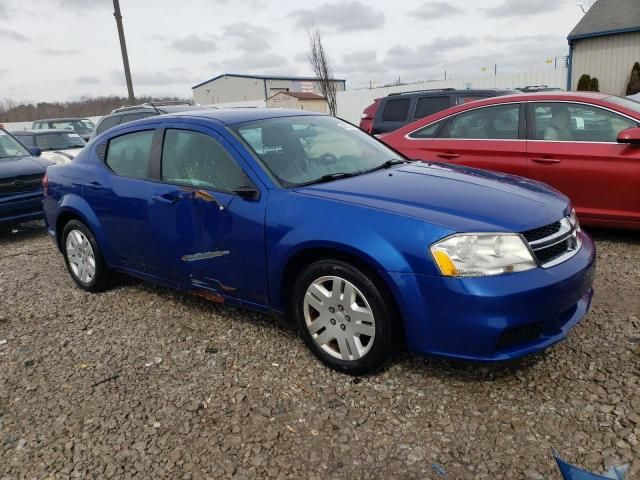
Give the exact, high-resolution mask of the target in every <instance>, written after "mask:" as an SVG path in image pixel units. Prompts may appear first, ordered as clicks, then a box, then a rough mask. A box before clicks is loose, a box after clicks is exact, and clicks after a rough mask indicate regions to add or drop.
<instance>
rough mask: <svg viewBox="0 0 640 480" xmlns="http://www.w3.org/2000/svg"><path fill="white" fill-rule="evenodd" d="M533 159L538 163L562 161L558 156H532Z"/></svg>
mask: <svg viewBox="0 0 640 480" xmlns="http://www.w3.org/2000/svg"><path fill="white" fill-rule="evenodd" d="M531 161H532V162H536V163H546V164H551V163H560V160H558V159H557V158H532V159H531Z"/></svg>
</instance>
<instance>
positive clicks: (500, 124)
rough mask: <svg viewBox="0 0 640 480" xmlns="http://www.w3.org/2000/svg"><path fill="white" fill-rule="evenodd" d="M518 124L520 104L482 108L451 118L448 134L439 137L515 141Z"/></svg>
mask: <svg viewBox="0 0 640 480" xmlns="http://www.w3.org/2000/svg"><path fill="white" fill-rule="evenodd" d="M519 123H520V104H509V105H494V106H490V107H482V108H478V109H475V110H471V111H468V112H463V113H460V114H459V115H456V116H455V117H453V118H452V119H451V121H450V122H449V127H448V132H445V135H441V136H445V137H447V136H448V138H468V139H484V138H488V139H496V140H517V139H518V125H519ZM446 133H448V135H446Z"/></svg>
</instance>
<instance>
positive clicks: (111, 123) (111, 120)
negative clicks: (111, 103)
mask: <svg viewBox="0 0 640 480" xmlns="http://www.w3.org/2000/svg"><path fill="white" fill-rule="evenodd" d="M121 118H122V115H114V116H113V117H105V118H103V119H102V121H101V122H100V124H99V125H98V127H97V128H96V133H102V132H104V131H106V130H109V129H110V128H111V127H115V126H116V125H118V124H119V123H120V119H121Z"/></svg>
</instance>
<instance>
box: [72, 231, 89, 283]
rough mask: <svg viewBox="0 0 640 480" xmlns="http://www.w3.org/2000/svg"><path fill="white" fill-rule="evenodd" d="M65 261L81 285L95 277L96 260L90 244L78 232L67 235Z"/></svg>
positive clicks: (84, 236)
mask: <svg viewBox="0 0 640 480" xmlns="http://www.w3.org/2000/svg"><path fill="white" fill-rule="evenodd" d="M66 247H67V260H68V261H69V266H70V267H71V272H72V273H73V275H74V277H76V278H77V279H78V280H80V281H81V282H82V283H91V281H92V280H93V278H94V277H95V275H96V258H95V255H94V253H93V248H91V243H89V239H88V238H87V237H86V235H85V234H84V233H82V232H81V231H80V230H71V231H70V232H69V235H67V243H66Z"/></svg>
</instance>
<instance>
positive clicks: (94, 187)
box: [85, 182, 102, 190]
mask: <svg viewBox="0 0 640 480" xmlns="http://www.w3.org/2000/svg"><path fill="white" fill-rule="evenodd" d="M85 186H86V187H88V188H90V189H91V190H101V189H102V185H101V184H100V183H99V182H89V183H85Z"/></svg>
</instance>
